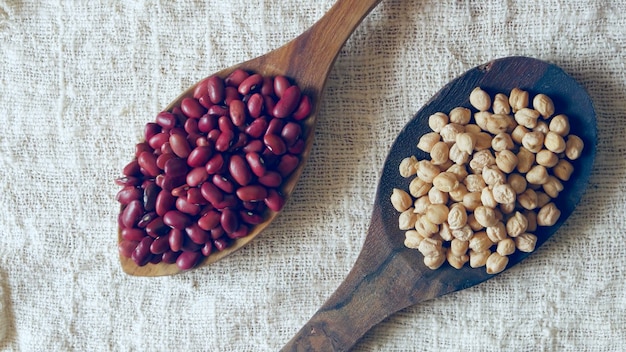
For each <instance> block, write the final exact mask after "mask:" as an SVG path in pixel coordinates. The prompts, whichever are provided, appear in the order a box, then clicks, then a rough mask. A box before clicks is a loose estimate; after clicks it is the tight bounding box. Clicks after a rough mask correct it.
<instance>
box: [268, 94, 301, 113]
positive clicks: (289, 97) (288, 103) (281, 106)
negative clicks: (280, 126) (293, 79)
mask: <svg viewBox="0 0 626 352" xmlns="http://www.w3.org/2000/svg"><path fill="white" fill-rule="evenodd" d="M300 94H301V93H300V88H298V86H291V87H289V88H287V89H285V92H284V93H283V96H282V97H281V98H280V100H279V101H278V102H277V103H276V106H274V109H273V110H272V114H273V115H274V117H277V118H279V119H283V118H285V117H288V116H289V115H291V114H292V113H293V112H294V111H295V110H296V108H297V107H298V104H299V103H300Z"/></svg>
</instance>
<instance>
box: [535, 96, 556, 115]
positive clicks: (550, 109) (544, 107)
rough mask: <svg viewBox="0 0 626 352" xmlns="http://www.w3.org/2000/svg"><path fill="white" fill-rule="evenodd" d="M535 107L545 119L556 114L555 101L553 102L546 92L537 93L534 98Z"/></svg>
mask: <svg viewBox="0 0 626 352" xmlns="http://www.w3.org/2000/svg"><path fill="white" fill-rule="evenodd" d="M533 107H534V108H535V110H537V111H538V112H539V113H540V114H541V116H542V117H543V118H544V119H547V118H549V117H550V116H552V115H553V114H554V103H553V102H552V99H550V97H549V96H547V95H545V94H537V95H535V98H533Z"/></svg>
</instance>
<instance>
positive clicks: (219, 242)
mask: <svg viewBox="0 0 626 352" xmlns="http://www.w3.org/2000/svg"><path fill="white" fill-rule="evenodd" d="M213 245H214V246H215V248H216V249H217V250H218V251H220V252H221V251H223V250H225V249H226V248H228V240H227V239H226V238H224V237H220V238H218V239H216V240H213Z"/></svg>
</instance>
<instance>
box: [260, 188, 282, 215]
mask: <svg viewBox="0 0 626 352" xmlns="http://www.w3.org/2000/svg"><path fill="white" fill-rule="evenodd" d="M264 201H265V205H267V207H268V208H270V209H271V210H273V211H280V210H281V209H282V208H283V206H284V205H285V198H283V196H282V195H280V193H278V191H276V190H275V189H270V190H269V191H268V194H267V198H265V200H264Z"/></svg>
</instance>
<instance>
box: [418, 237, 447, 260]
mask: <svg viewBox="0 0 626 352" xmlns="http://www.w3.org/2000/svg"><path fill="white" fill-rule="evenodd" d="M417 250H418V251H420V253H422V255H424V256H425V257H428V256H431V255H436V254H437V253H440V252H442V251H443V247H442V242H441V241H439V240H436V239H433V238H428V237H426V238H424V239H422V241H421V242H420V244H419V247H418V248H417Z"/></svg>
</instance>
